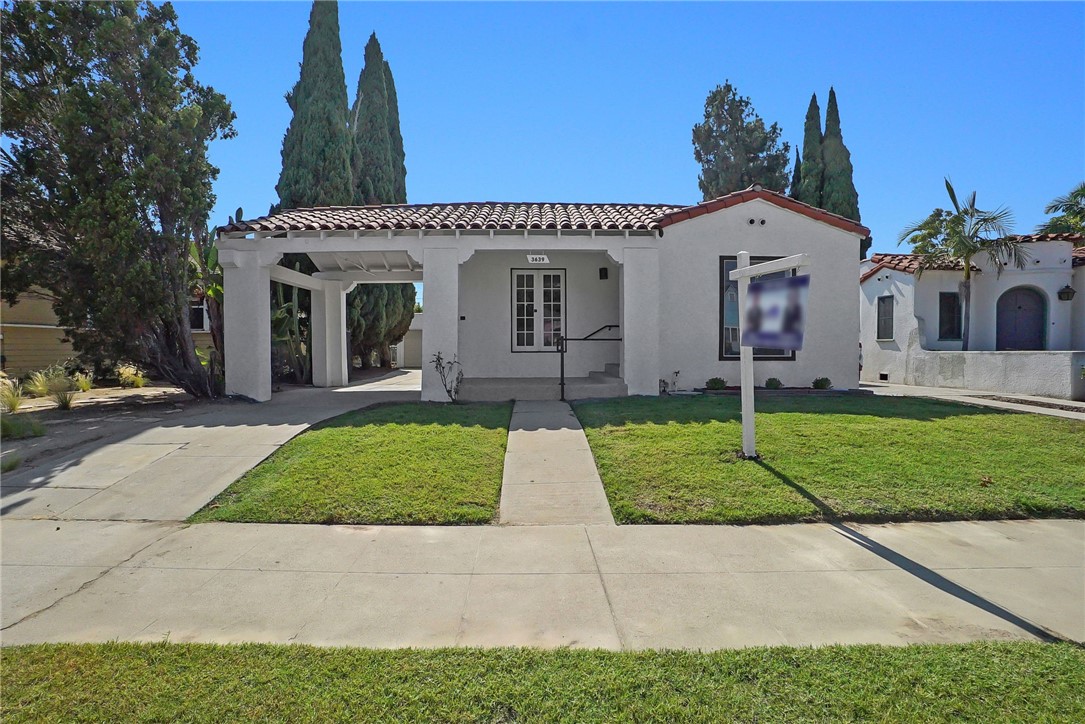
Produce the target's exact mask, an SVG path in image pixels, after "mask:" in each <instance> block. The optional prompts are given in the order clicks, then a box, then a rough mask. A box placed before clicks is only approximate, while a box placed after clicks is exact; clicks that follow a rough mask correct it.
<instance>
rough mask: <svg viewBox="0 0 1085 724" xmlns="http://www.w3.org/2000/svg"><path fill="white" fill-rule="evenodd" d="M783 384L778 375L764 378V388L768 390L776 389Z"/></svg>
mask: <svg viewBox="0 0 1085 724" xmlns="http://www.w3.org/2000/svg"><path fill="white" fill-rule="evenodd" d="M783 386H784V383H783V382H780V378H779V377H769V378H768V379H767V380H765V388H766V389H769V390H778V389H780V388H781V387H783Z"/></svg>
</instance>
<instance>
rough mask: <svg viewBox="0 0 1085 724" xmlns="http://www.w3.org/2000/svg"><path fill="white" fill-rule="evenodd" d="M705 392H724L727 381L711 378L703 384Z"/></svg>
mask: <svg viewBox="0 0 1085 724" xmlns="http://www.w3.org/2000/svg"><path fill="white" fill-rule="evenodd" d="M704 386H705V389H706V390H724V389H727V380H725V379H723V378H722V377H713V378H712V379H710V380H709V381H708V382H705V383H704Z"/></svg>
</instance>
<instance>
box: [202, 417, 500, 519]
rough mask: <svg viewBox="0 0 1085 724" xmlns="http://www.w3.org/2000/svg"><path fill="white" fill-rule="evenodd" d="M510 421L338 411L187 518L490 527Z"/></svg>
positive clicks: (498, 489)
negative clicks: (487, 524)
mask: <svg viewBox="0 0 1085 724" xmlns="http://www.w3.org/2000/svg"><path fill="white" fill-rule="evenodd" d="M511 415H512V405H511V404H509V403H500V404H473V405H433V404H425V403H405V404H397V405H388V406H384V407H376V408H372V409H364V410H358V411H356V412H351V413H347V414H346V415H341V416H339V417H336V418H333V419H331V420H328V421H326V422H324V423H322V424H320V425H318V426H316V427H314V428H313V429H311V430H309V431H307V432H304V433H302V434H301V435H299V436H298V437H296V438H294V439H293V440H291V441H290V442H288V443H287V444H285V445H283V446H282V447H281V448H279V450H278V451H276V452H275V454H274V455H272V456H271V457H270V458H268V459H267V460H265V461H264V462H263V463H261V464H260V465H258V466H257V467H255V468H253V469H252V470H250V471H249V472H248V473H247V474H246V475H245V476H244V477H242V478H241V479H240V480H238V481H237V482H236V483H234V484H233V485H231V486H230V487H229V488H227V489H226V490H225V491H223V492H222V493H221V494H220V495H219V496H218V497H217V498H215V499H214V500H213V501H211V503H209V504H208V506H207V507H206V508H204V509H203V510H201V511H200V512H198V513H196V515H194V516H193V517H192V519H191V520H192V522H206V521H212V520H222V521H234V522H247V523H351V524H378V523H387V524H463V523H489V522H491V521H492V520H493V519H494V517H495V515H496V514H497V505H498V501H499V499H500V496H501V472H502V469H503V465H504V459H505V443H506V441H507V439H508V430H509V418H510V417H511Z"/></svg>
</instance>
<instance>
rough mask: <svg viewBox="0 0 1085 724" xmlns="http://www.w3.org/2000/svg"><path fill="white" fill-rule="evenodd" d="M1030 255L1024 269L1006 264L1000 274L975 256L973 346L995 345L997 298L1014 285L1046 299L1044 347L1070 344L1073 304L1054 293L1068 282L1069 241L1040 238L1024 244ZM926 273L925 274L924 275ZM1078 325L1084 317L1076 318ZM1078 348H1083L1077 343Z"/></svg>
mask: <svg viewBox="0 0 1085 724" xmlns="http://www.w3.org/2000/svg"><path fill="white" fill-rule="evenodd" d="M1025 246H1026V248H1027V249H1028V252H1029V255H1030V258H1029V260H1028V261H1027V262H1026V263H1025V268H1024V269H1018V268H1017V267H1015V266H1012V265H1011V266H1007V267H1005V268H1004V269H1003V271H1002V274H1001V275H999V274H998V273H997V270H996V269H995V268H994V267H992V266H991V265H990V262H989V261H988V260H987V259H977V260H976V265H977V266H978V267H980V268H981V269H982V270H983V271H982V272H981V273H980V274H976V275H974V276H973V278H972V279H973V281H972V329H971V331H970V333H969V334H970V339H969V343H968V346H969V348H970V349H973V350H985V349H994V348H995V330H996V326H995V317H996V309H997V304H998V298H999V297H1000V296H1002V294H1003V292H1005V291H1007V290H1009V289H1013V288H1014V287H1020V286H1026V287H1031V288H1033V289H1035V290H1037V291H1039V292H1040V293H1041V294H1043V296H1044V299H1045V300H1046V302H1047V334H1046V340H1047V349H1049V350H1068V349H1072V348H1073V347H1071V337H1072V335H1071V323H1072V320H1071V311H1072V305H1071V304H1070V303H1068V302H1062V301H1059V298H1058V296H1057V293H1058V291H1059V290H1060V289H1062V288H1063V287H1064V286H1066V285H1067V284H1069V283H1070V280H1071V272H1072V269H1071V264H1072V261H1071V258H1070V253H1071V250H1072V248H1073V246H1072V244H1071V243H1070V242H1068V241H1043V242H1037V243H1033V244H1026V245H1025ZM923 276H924V277H926V274H924V275H923ZM1077 323H1078V325H1082V324H1085V319H1082V318H1078V321H1077ZM1077 349H1082V348H1081V347H1077Z"/></svg>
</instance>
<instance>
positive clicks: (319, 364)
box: [311, 281, 352, 387]
mask: <svg viewBox="0 0 1085 724" xmlns="http://www.w3.org/2000/svg"><path fill="white" fill-rule="evenodd" d="M350 286H352V285H351V284H350V283H349V282H337V281H324V282H323V283H322V288H321V289H319V290H314V291H313V293H312V294H313V296H312V300H313V302H312V315H313V316H312V323H311V329H312V335H313V386H314V387H342V386H343V385H345V384H347V373H348V369H349V368H348V366H347V288H348V287H350Z"/></svg>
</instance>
